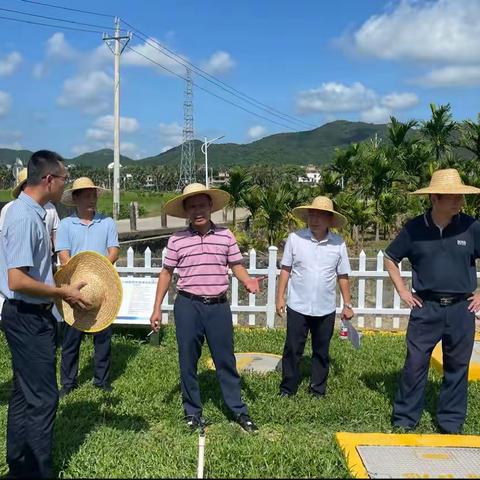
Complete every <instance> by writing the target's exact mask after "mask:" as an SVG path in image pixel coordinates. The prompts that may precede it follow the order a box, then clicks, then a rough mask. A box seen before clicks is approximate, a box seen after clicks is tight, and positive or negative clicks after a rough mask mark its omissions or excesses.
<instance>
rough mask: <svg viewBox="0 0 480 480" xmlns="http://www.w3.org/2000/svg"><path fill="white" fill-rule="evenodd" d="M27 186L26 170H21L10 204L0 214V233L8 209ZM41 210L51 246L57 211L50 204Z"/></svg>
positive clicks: (53, 242) (53, 240) (54, 232)
mask: <svg viewBox="0 0 480 480" xmlns="http://www.w3.org/2000/svg"><path fill="white" fill-rule="evenodd" d="M26 184H27V169H26V168H22V170H20V172H19V173H18V179H17V184H16V185H15V187H13V189H12V198H13V200H12V201H11V202H8V203H7V204H6V205H4V206H3V208H2V211H1V212H0V232H1V231H2V226H3V222H4V221H5V216H6V214H7V211H8V209H9V208H10V207H11V206H12V205H13V202H14V201H15V200H16V199H17V198H18V196H19V195H20V192H23V189H24V188H25V186H26ZM43 208H44V209H45V211H46V212H47V215H46V216H45V226H46V227H47V232H48V233H49V234H50V238H51V240H52V246H53V245H54V244H55V234H56V231H57V228H58V224H59V222H60V219H59V218H58V213H57V209H56V208H55V205H54V204H53V203H52V202H47V203H46V204H45V205H44V206H43Z"/></svg>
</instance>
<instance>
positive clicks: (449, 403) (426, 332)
mask: <svg viewBox="0 0 480 480" xmlns="http://www.w3.org/2000/svg"><path fill="white" fill-rule="evenodd" d="M468 305H469V301H462V302H458V303H456V304H453V305H450V306H446V307H442V306H441V305H440V304H439V303H436V302H431V301H424V302H423V306H422V308H417V307H416V308H414V309H413V310H412V313H411V314H410V321H409V323H408V329H407V336H406V342H407V358H406V360H405V366H404V367H403V371H402V374H401V378H400V385H399V389H398V391H397V395H396V397H395V402H394V405H393V415H392V423H393V424H394V425H398V426H401V427H406V428H413V427H415V426H416V425H417V423H418V422H419V420H420V417H421V415H422V411H423V407H424V397H425V387H426V384H427V377H428V368H429V365H430V357H431V355H432V351H433V348H434V347H435V345H436V344H437V343H438V342H439V341H440V340H441V341H442V350H443V369H444V371H443V382H442V386H441V388H440V397H439V401H438V405H437V423H438V425H439V426H440V427H441V428H443V429H444V430H446V431H448V432H460V431H461V429H462V427H463V423H464V421H465V416H466V411H467V394H468V366H469V362H470V358H471V355H472V349H473V343H474V337H475V315H474V314H473V313H471V312H469V311H468V309H467V307H468Z"/></svg>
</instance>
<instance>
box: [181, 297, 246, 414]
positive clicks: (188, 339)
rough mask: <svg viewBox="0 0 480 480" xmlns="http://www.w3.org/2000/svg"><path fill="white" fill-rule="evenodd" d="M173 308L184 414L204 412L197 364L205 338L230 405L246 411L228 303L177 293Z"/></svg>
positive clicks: (237, 411) (221, 386)
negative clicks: (206, 303)
mask: <svg viewBox="0 0 480 480" xmlns="http://www.w3.org/2000/svg"><path fill="white" fill-rule="evenodd" d="M173 311H174V316H175V330H176V336H177V345H178V358H179V363H180V385H181V389H182V399H183V409H184V411H185V415H199V414H201V413H202V402H201V398H200V388H199V385H198V377H197V364H198V360H199V358H200V355H201V353H202V345H203V342H204V340H205V338H206V339H207V343H208V347H209V349H210V353H211V354H212V359H213V363H214V364H215V370H216V373H217V378H218V380H219V382H220V388H221V390H222V394H223V399H224V401H225V403H226V405H227V407H228V408H229V409H230V410H231V411H232V412H233V413H234V414H240V413H247V407H246V405H245V404H244V403H243V400H242V397H241V391H240V376H239V375H238V372H237V366H236V361H235V355H234V347H233V325H232V313H231V311H230V306H229V304H228V303H226V302H225V303H217V304H213V305H205V304H203V303H202V302H200V301H198V300H192V299H189V298H186V297H183V296H181V295H177V298H176V299H175V304H174V310H173Z"/></svg>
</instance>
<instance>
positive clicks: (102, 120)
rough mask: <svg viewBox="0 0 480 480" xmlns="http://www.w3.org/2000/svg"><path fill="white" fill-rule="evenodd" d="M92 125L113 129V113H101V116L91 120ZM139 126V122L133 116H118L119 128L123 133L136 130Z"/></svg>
mask: <svg viewBox="0 0 480 480" xmlns="http://www.w3.org/2000/svg"><path fill="white" fill-rule="evenodd" d="M93 126H94V127H96V128H98V129H102V130H108V131H110V132H112V131H113V115H103V116H102V117H98V118H97V119H96V120H95V122H93ZM139 128H140V124H139V123H138V120H137V119H136V118H133V117H120V130H121V131H122V132H124V133H133V132H136V131H137V130H138V129H139Z"/></svg>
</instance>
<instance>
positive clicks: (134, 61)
mask: <svg viewBox="0 0 480 480" xmlns="http://www.w3.org/2000/svg"><path fill="white" fill-rule="evenodd" d="M156 41H157V40H156V39H155V38H153V37H152V38H149V39H148V43H147V41H146V42H145V43H143V44H141V45H132V47H131V48H132V49H133V50H125V52H124V53H123V55H122V65H127V66H134V67H150V68H154V69H155V70H157V71H158V72H159V73H162V74H167V72H166V71H165V70H164V69H163V68H161V67H159V66H158V65H156V64H160V65H163V66H164V67H166V68H168V69H169V70H173V71H174V72H175V73H178V74H180V75H184V74H185V66H184V65H181V64H180V63H178V62H177V61H176V60H174V59H173V58H170V57H169V56H167V55H166V54H165V53H163V52H162V51H161V50H160V47H159V46H158V45H157V44H155V42H156ZM136 52H138V53H136ZM167 53H168V52H167ZM141 55H144V56H141ZM168 55H171V56H173V55H172V54H171V53H168ZM176 55H177V56H180V57H181V58H183V59H185V60H186V59H187V57H186V56H185V55H181V54H179V53H176ZM145 57H148V58H149V59H151V60H153V61H154V62H155V63H156V64H155V63H152V62H151V61H149V60H147V58H145Z"/></svg>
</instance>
